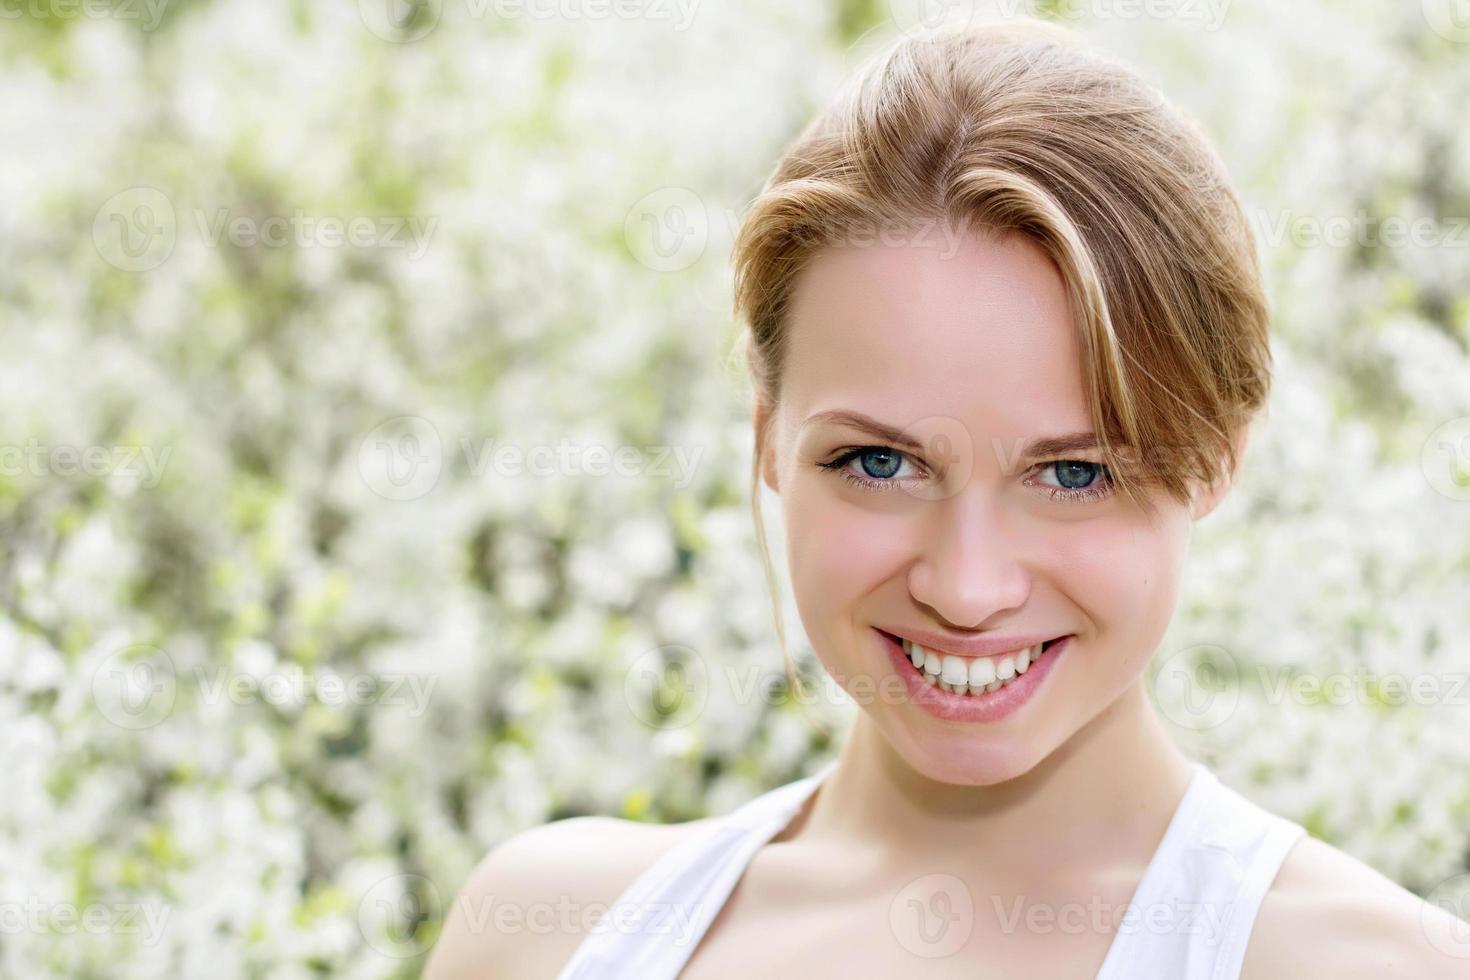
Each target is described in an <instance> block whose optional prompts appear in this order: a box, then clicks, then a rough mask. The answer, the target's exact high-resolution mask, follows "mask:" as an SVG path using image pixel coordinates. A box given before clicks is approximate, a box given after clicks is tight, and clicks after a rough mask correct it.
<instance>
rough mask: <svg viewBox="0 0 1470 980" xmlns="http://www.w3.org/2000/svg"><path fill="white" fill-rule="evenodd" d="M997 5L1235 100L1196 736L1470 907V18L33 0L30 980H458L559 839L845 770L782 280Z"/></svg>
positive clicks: (7, 971) (23, 50) (12, 936)
mask: <svg viewBox="0 0 1470 980" xmlns="http://www.w3.org/2000/svg"><path fill="white" fill-rule="evenodd" d="M996 11H998V12H1000V13H1012V14H1014V13H1029V14H1034V15H1037V16H1042V17H1047V18H1050V19H1053V20H1057V21H1059V22H1062V23H1065V24H1067V25H1069V26H1072V27H1073V28H1075V29H1076V30H1078V31H1080V32H1082V33H1084V34H1085V35H1087V36H1089V37H1091V38H1093V39H1095V41H1096V43H1097V45H1098V46H1099V47H1101V48H1102V49H1104V50H1105V51H1108V52H1110V53H1113V54H1115V55H1116V56H1118V57H1121V58H1123V59H1125V60H1127V61H1129V62H1131V63H1132V64H1134V65H1135V66H1137V67H1138V68H1139V69H1140V70H1141V71H1143V72H1144V73H1145V74H1146V75H1147V76H1149V77H1150V78H1152V79H1153V80H1155V81H1156V82H1157V83H1158V84H1159V85H1161V86H1162V87H1163V88H1164V89H1165V91H1166V92H1168V93H1169V94H1170V95H1171V96H1172V97H1173V98H1174V99H1175V100H1176V101H1177V102H1178V103H1180V104H1181V105H1183V106H1184V107H1185V108H1187V109H1188V110H1189V111H1191V112H1193V113H1194V114H1195V115H1197V116H1198V117H1199V118H1200V119H1202V120H1203V121H1204V123H1205V125H1206V126H1207V128H1208V129H1209V130H1210V131H1211V132H1212V133H1213V134H1214V136H1215V138H1216V140H1217V143H1218V146H1219V148H1220V152H1221V154H1222V155H1223V157H1224V158H1225V160H1226V162H1227V165H1228V166H1229V168H1230V170H1231V172H1232V174H1233V175H1234V176H1235V178H1236V180H1237V183H1238V186H1239V188H1240V192H1241V196H1242V199H1243V201H1244V203H1245V205H1246V207H1247V210H1248V211H1249V213H1250V215H1251V218H1252V221H1253V223H1254V225H1255V227H1256V229H1257V233H1258V239H1259V241H1260V245H1261V252H1262V257H1263V263H1264V266H1265V268H1266V270H1267V274H1268V276H1269V279H1270V289H1271V295H1272V298H1273V303H1274V305H1275V309H1276V325H1277V337H1276V354H1277V374H1276V383H1275V392H1274V396H1273V401H1272V406H1271V410H1270V414H1269V416H1268V418H1267V419H1266V420H1265V421H1264V422H1263V423H1262V425H1261V430H1260V431H1259V432H1258V433H1257V434H1256V437H1255V441H1254V443H1253V445H1252V447H1251V450H1250V455H1249V457H1248V461H1247V468H1246V472H1245V474H1244V476H1243V479H1242V483H1241V485H1240V487H1239V489H1238V490H1237V491H1236V492H1235V493H1234V495H1233V496H1232V497H1231V498H1230V499H1229V501H1228V503H1227V504H1226V505H1225V506H1224V507H1223V508H1222V509H1221V510H1219V511H1217V512H1216V514H1214V515H1212V516H1211V517H1210V518H1208V519H1207V520H1206V521H1205V522H1203V523H1202V524H1201V525H1199V528H1198V531H1197V534H1196V538H1195V545H1194V555H1193V558H1192V563H1191V565H1190V567H1189V573H1188V579H1187V581H1186V583H1185V590H1184V593H1183V596H1182V599H1181V602H1180V606H1179V612H1178V615H1177V617H1176V620H1175V622H1174V624H1173V625H1172V626H1171V628H1170V632H1169V634H1168V636H1167V638H1166V640H1165V642H1164V644H1163V645H1162V646H1161V647H1160V650H1159V652H1158V654H1157V656H1156V658H1155V662H1154V664H1153V666H1152V667H1151V670H1150V678H1151V688H1152V690H1153V694H1154V697H1155V699H1156V701H1157V703H1158V704H1159V706H1160V709H1161V711H1162V712H1163V714H1164V716H1165V717H1166V719H1168V721H1169V723H1170V725H1171V727H1172V730H1173V731H1174V732H1175V733H1176V735H1177V737H1178V738H1179V739H1180V741H1181V744H1183V745H1185V746H1186V748H1187V751H1189V752H1190V754H1191V755H1193V756H1194V757H1196V758H1199V759H1201V760H1203V761H1205V762H1207V763H1208V764H1209V765H1211V766H1213V767H1214V768H1215V769H1216V770H1217V771H1218V772H1219V773H1220V775H1221V777H1222V778H1223V779H1224V780H1225V781H1226V782H1227V783H1229V784H1230V785H1232V786H1235V787H1237V788H1239V789H1240V790H1241V791H1243V792H1245V793H1247V794H1248V795H1249V796H1251V797H1252V798H1253V799H1256V800H1257V801H1259V802H1261V803H1262V804H1263V805H1265V806H1267V807H1269V808H1272V809H1274V810H1276V811H1277V812H1280V813H1282V814H1284V815H1286V816H1289V817H1291V818H1292V819H1295V820H1297V821H1299V822H1302V823H1303V824H1305V825H1306V826H1307V827H1308V828H1309V829H1310V830H1311V831H1312V832H1313V833H1315V834H1317V835H1319V836H1321V837H1323V838H1324V839H1326V840H1328V841H1330V842H1332V843H1334V844H1336V845H1337V846H1339V847H1342V848H1344V849H1346V850H1347V851H1349V852H1351V853H1352V854H1355V855H1357V856H1358V857H1359V858H1361V859H1363V860H1365V861H1367V862H1368V863H1370V864H1372V865H1373V866H1374V867H1376V868H1378V869H1380V870H1381V871H1382V872H1384V873H1385V874H1387V875H1389V876H1390V877H1392V878H1394V879H1395V880H1397V881H1399V882H1402V883H1403V884H1404V885H1405V887H1408V888H1410V889H1412V890H1414V891H1416V892H1418V893H1419V894H1421V895H1424V896H1426V897H1429V898H1431V899H1432V900H1434V901H1437V902H1439V903H1440V904H1443V905H1445V906H1446V907H1459V908H1461V909H1462V910H1470V903H1466V896H1467V895H1470V765H1467V761H1470V721H1467V719H1470V683H1466V678H1467V672H1470V651H1467V646H1466V644H1467V637H1470V601H1467V597H1470V358H1467V347H1470V275H1467V274H1470V223H1467V217H1470V128H1467V127H1466V126H1465V123H1464V120H1465V106H1466V105H1467V104H1470V15H1467V14H1466V12H1465V10H1464V7H1463V4H1457V3H1456V2H1454V0H1444V2H1440V0H1422V2H1421V0H1402V2H1401V0H1293V2H1291V3H1280V2H1275V0H1235V2H1230V0H1087V2H1075V3H1068V2H1055V3H1044V2H1039V0H1038V2H1025V0H1010V2H1008V3H999V2H991V3H983V2H977V3H973V4H965V3H954V2H951V3H948V4H939V3H933V2H930V3H927V4H925V3H920V2H918V0H913V2H904V0H895V2H893V3H887V2H882V0H841V2H838V0H822V2H818V0H810V2H801V3H793V2H789V0H739V2H715V0H704V2H700V0H619V2H616V3H614V2H611V0H609V2H603V3H599V2H597V0H581V2H576V0H540V2H538V0H524V2H515V0H442V2H440V0H433V2H420V3H418V4H416V5H404V4H402V3H401V2H399V0H362V2H361V3H356V2H352V0H320V2H307V0H172V2H166V0H6V2H5V3H4V4H0V72H3V75H0V78H3V83H4V91H5V97H4V98H3V99H0V726H3V731H0V772H3V773H4V786H3V789H0V801H3V802H0V974H3V975H4V976H7V977H27V978H39V977H67V978H102V977H108V978H110V977H140V978H142V977H146V978H158V977H206V976H207V977H211V978H215V980H225V978H230V977H271V978H301V977H320V976H354V977H409V976H416V975H417V974H418V972H419V970H420V969H421V968H422V965H423V957H424V953H425V951H426V950H427V949H428V948H429V947H430V945H431V944H432V942H433V940H434V938H435V936H436V934H437V930H438V927H439V923H440V920H441V917H442V915H443V912H444V910H445V908H446V907H447V905H448V903H449V902H450V901H451V900H452V898H453V896H454V894H455V892H456V890H457V889H458V887H459V886H460V884H461V883H462V882H463V880H464V878H465V876H466V874H467V873H468V872H469V870H470V868H471V867H472V866H473V865H474V863H475V862H476V861H477V860H478V858H479V857H480V856H481V855H483V854H484V853H485V852H486V850H487V849H488V848H490V847H491V846H493V845H494V844H496V843H497V842H498V841H500V840H503V839H504V838H505V837H507V836H508V835H510V834H512V833H514V832H516V831H518V830H520V829H523V828H526V827H529V826H532V825H535V824H539V823H542V822H545V821H548V820H554V819H558V818H561V817H566V816H571V815H576V814H585V813H605V814H616V815H621V816H624V817H627V818H630V819H635V820H656V821H668V820H683V819H689V818H692V817H698V816H704V815H708V814H711V813H719V812H723V811H725V810H727V809H728V808H730V807H733V806H735V805H736V804H738V803H739V802H741V801H743V800H745V799H748V798H749V797H751V796H753V795H755V794H756V793H758V792H761V791H763V790H765V789H768V788H770V787H772V786H775V785H778V784H780V783H782V782H786V781H788V780H791V779H794V778H797V777H799V776H801V775H803V774H805V773H807V772H810V771H812V770H813V769H814V768H815V767H816V766H817V765H818V764H820V763H821V762H823V761H825V759H826V758H828V757H829V756H830V753H831V752H832V751H834V749H835V747H836V744H837V741H838V739H840V734H841V731H842V728H843V726H844V725H845V724H846V721H847V720H848V719H849V718H850V717H851V712H852V711H854V710H855V708H854V707H853V706H852V705H851V704H850V703H848V702H846V701H845V700H844V699H843V698H842V697H841V696H840V694H839V693H838V692H837V690H836V688H835V686H834V685H831V684H826V685H823V684H822V682H821V678H820V676H819V674H818V672H817V668H816V667H815V666H814V664H815V662H814V660H813V658H812V657H811V655H810V652H809V650H808V649H807V648H806V646H805V643H804V640H803V639H802V637H801V635H800V626H799V621H798V620H797V619H796V617H795V614H794V609H792V608H791V607H790V600H789V598H787V599H786V600H784V601H785V602H786V603H787V623H788V625H789V627H790V630H791V636H790V641H791V642H790V648H791V654H792V656H793V658H794V659H795V662H796V664H797V667H798V669H799V670H800V671H802V672H804V673H805V674H807V675H808V676H809V677H810V679H811V680H812V681H813V687H812V688H811V689H810V690H811V691H815V692H817V693H816V695H815V696H802V697H794V696H792V695H791V692H790V691H788V688H787V681H786V674H785V668H784V661H783V658H782V653H781V648H780V646H779V644H778V643H777V640H776V636H775V633H774V630H773V627H772V619H771V614H770V604H769V601H768V598H767V595H766V592H765V584H764V579H763V573H762V571H761V566H760V563H759V560H758V553H757V550H756V547H755V543H754V532H753V524H752V520H751V516H750V512H749V496H748V494H749V491H748V489H747V488H748V466H749V453H750V443H751V440H750V433H749V392H748V388H747V385H746V383H745V381H744V378H743V376H742V374H741V372H740V369H739V364H738V362H732V359H731V357H730V351H731V348H732V343H733V341H734V339H735V337H736V335H737V330H736V324H735V323H734V321H733V319H732V316H731V314H730V266H729V246H730V242H731V239H732V237H733V234H734V232H735V230H736V229H737V228H738V224H739V218H740V214H741V213H742V210H743V208H744V207H745V205H746V204H747V203H748V202H749V200H750V199H751V198H752V197H753V196H754V195H755V194H756V193H757V192H758V191H759V189H760V187H761V185H762V183H763V182H764V180H765V178H766V176H767V174H768V173H769V171H770V169H771V167H772V165H773V164H774V162H775V160H776V157H777V156H778V154H779V153H780V151H781V149H782V148H783V146H784V145H785V144H786V142H787V141H789V140H790V139H791V138H792V137H793V135H794V134H795V132H796V131H797V130H798V129H799V127H800V126H801V125H802V123H803V122H804V121H805V120H806V119H807V118H808V117H809V116H810V114H811V113H812V112H814V111H815V110H816V108H817V107H818V106H820V105H821V104H822V103H823V102H824V101H825V100H826V99H827V98H828V97H830V95H831V93H832V92H833V91H834V89H835V87H836V85H837V84H838V82H839V81H840V80H841V79H842V78H843V77H844V75H845V74H846V73H847V72H848V71H849V70H851V68H852V67H853V66H854V65H855V64H856V63H857V62H858V61H860V60H861V59H862V58H863V57H865V56H866V55H867V54H869V53H870V52H871V51H873V50H875V49H876V48H878V47H880V46H882V45H884V44H886V43H887V42H888V41H890V40H892V39H893V38H894V37H896V36H897V35H898V34H899V33H900V32H903V31H908V30H917V29H922V28H923V27H924V26H927V25H928V24H930V23H936V22H942V21H949V22H954V21H956V20H957V19H959V20H963V19H967V18H970V17H980V16H985V15H987V14H989V13H991V12H996ZM766 511H767V514H768V517H769V519H770V522H771V528H772V530H771V540H772V543H773V545H775V546H777V547H778V552H777V556H776V557H777V562H778V567H782V566H781V565H780V562H781V561H782V559H781V556H780V554H779V543H780V538H781V535H780V531H779V527H778V526H777V521H778V520H779V508H778V506H776V502H775V501H774V499H771V500H767V502H766Z"/></svg>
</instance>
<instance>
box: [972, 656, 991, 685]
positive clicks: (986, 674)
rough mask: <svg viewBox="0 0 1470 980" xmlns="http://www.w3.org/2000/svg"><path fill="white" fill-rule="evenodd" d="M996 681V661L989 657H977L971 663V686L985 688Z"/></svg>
mask: <svg viewBox="0 0 1470 980" xmlns="http://www.w3.org/2000/svg"><path fill="white" fill-rule="evenodd" d="M993 680H995V661H993V660H991V659H990V658H989V657H976V658H975V659H974V660H971V661H970V686H971V687H984V686H985V685H986V684H989V683H990V682H991V681H993Z"/></svg>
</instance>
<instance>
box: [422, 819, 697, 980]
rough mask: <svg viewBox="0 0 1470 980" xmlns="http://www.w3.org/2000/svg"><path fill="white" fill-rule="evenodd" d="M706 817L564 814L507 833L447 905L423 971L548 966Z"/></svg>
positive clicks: (535, 972) (445, 977) (456, 973)
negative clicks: (671, 819) (655, 820)
mask: <svg viewBox="0 0 1470 980" xmlns="http://www.w3.org/2000/svg"><path fill="white" fill-rule="evenodd" d="M708 823H709V821H708V820H691V821H688V822H685V823H676V824H646V823H637V822H635V821H631V820H619V819H617V818H615V817H601V816H593V817H570V818H568V819H565V820H555V821H553V822H551V823H548V824H543V825H541V826H539V827H532V828H530V829H528V830H523V831H521V832H520V833H518V834H514V835H513V836H511V837H509V838H507V839H506V840H504V841H502V842H501V843H499V844H497V845H496V846H495V847H494V848H492V849H491V850H490V852H489V853H488V854H486V855H485V857H484V858H483V859H481V861H480V863H479V864H478V865H476V866H475V869H474V870H473V871H472V872H471V873H470V876H469V879H468V880H467V881H466V882H465V884H464V886H463V888H462V889H461V890H460V892H459V894H458V895H457V896H455V899H454V901H453V903H452V904H451V905H450V907H449V908H448V909H446V910H445V913H444V928H443V931H442V932H441V933H440V935H439V940H438V942H437V943H436V944H435V946H434V951H433V954H432V955H431V956H430V958H429V963H428V967H427V968H426V970H425V972H424V975H423V976H424V980H469V978H472V977H473V978H476V980H480V978H487V977H532V976H535V977H542V976H544V977H552V976H555V975H556V974H557V973H558V972H559V971H560V970H561V968H562V967H563V966H565V965H566V962H567V961H568V960H570V959H571V957H572V954H573V953H574V952H575V951H576V948H577V946H578V945H580V944H581V942H582V940H583V938H585V937H586V935H587V932H588V930H589V929H590V928H591V926H592V925H593V924H594V923H595V922H596V921H597V919H598V918H599V917H600V916H601V914H602V912H604V911H605V910H606V909H607V907H608V906H609V905H611V904H612V903H613V902H614V901H616V900H617V898H618V896H619V895H621V894H622V892H623V891H624V889H626V888H627V887H628V886H629V885H630V884H632V883H633V881H634V879H636V878H637V877H638V875H639V874H640V873H642V872H643V871H644V870H645V869H647V868H648V867H649V865H651V864H653V862H654V861H656V860H657V859H658V858H659V857H661V856H662V855H663V854H664V853H665V852H667V851H668V850H669V849H670V848H672V847H673V846H674V845H675V844H677V843H678V842H679V841H680V840H683V839H684V838H686V837H687V836H689V835H690V834H693V833H697V832H698V829H699V828H700V827H703V826H705V825H707V824H708Z"/></svg>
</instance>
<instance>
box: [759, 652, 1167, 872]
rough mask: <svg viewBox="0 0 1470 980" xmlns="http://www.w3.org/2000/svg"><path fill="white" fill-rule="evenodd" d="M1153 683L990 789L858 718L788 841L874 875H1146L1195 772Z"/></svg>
mask: <svg viewBox="0 0 1470 980" xmlns="http://www.w3.org/2000/svg"><path fill="white" fill-rule="evenodd" d="M1191 774H1192V773H1191V769H1190V763H1189V761H1188V759H1187V758H1186V757H1185V756H1184V755H1183V753H1181V752H1180V751H1179V749H1178V748H1177V747H1176V746H1175V745H1174V744H1173V743H1172V742H1171V741H1170V740H1169V738H1168V735H1167V733H1166V732H1165V731H1164V729H1163V726H1162V724H1161V723H1160V721H1159V719H1158V716H1157V714H1156V713H1155V711H1154V709H1153V706H1152V704H1151V703H1150V702H1149V700H1148V696H1147V694H1146V693H1145V691H1144V687H1143V681H1142V679H1140V680H1139V681H1138V682H1136V683H1135V684H1133V685H1132V686H1130V687H1129V688H1128V689H1127V691H1125V692H1124V693H1123V694H1122V695H1121V696H1120V697H1119V698H1118V700H1117V701H1115V702H1114V703H1113V704H1111V705H1109V706H1108V707H1107V708H1105V709H1104V710H1103V711H1102V712H1101V713H1100V714H1099V715H1098V716H1097V717H1096V718H1094V719H1092V721H1090V722H1089V723H1088V724H1087V725H1085V726H1084V727H1083V728H1081V729H1079V730H1078V731H1077V732H1076V733H1075V734H1074V735H1073V736H1072V737H1071V738H1070V739H1068V740H1067V741H1066V742H1065V743H1063V744H1062V745H1061V746H1060V747H1058V748H1057V749H1056V750H1055V751H1053V752H1052V753H1051V754H1050V755H1048V756H1047V757H1046V758H1045V759H1043V760H1042V761H1041V762H1039V763H1038V764H1036V765H1035V766H1034V767H1032V768H1031V769H1030V770H1029V771H1027V772H1025V773H1023V774H1022V775H1020V776H1017V777H1015V778H1014V779H1010V780H1006V781H1005V782H1003V783H997V784H994V785H990V786H957V785H953V784H948V783H942V782H936V781H934V780H932V779H930V778H928V777H927V776H925V775H923V774H922V773H919V772H917V771H915V770H914V769H913V767H911V766H910V765H909V764H908V763H907V762H906V761H905V760H904V759H903V758H902V757H901V756H900V755H899V754H898V753H897V752H895V751H894V749H893V747H892V746H891V745H890V744H889V742H888V741H887V739H886V738H885V737H884V735H883V734H882V733H881V732H880V731H879V730H878V729H877V728H876V727H875V726H874V725H873V724H872V722H871V721H870V720H869V719H868V717H867V715H866V714H863V713H859V714H858V716H857V718H856V721H855V722H854V724H853V727H852V730H851V732H850V733H849V736H848V739H847V741H846V742H845V743H844V745H843V749H842V752H841V756H840V758H839V760H838V762H837V765H836V767H835V768H834V770H833V771H832V772H831V773H830V774H829V775H828V777H827V778H826V779H825V780H824V781H823V783H822V785H821V787H820V789H819V791H818V792H817V793H816V795H815V796H814V797H813V798H812V800H811V802H810V803H809V804H808V806H806V807H804V808H803V810H804V811H805V812H804V813H802V814H800V815H799V816H798V818H797V821H794V822H793V824H792V825H791V826H790V827H789V828H787V831H786V833H785V834H783V835H782V837H783V838H784V839H792V840H799V841H801V842H802V843H803V844H810V845H812V846H817V847H823V848H825V847H826V846H828V845H830V846H832V847H833V848H834V849H835V851H836V852H838V853H846V854H850V855H863V856H864V859H863V861H862V863H863V864H866V865H868V866H869V868H870V869H871V870H874V871H875V872H876V871H880V870H882V869H886V870H891V871H893V872H896V873H899V874H902V873H905V872H906V871H907V872H912V871H913V869H915V868H924V867H933V868H935V869H938V870H944V871H947V872H949V873H951V874H956V875H961V876H963V875H964V874H965V873H966V872H967V871H970V872H971V873H973V874H975V875H978V876H983V878H984V879H987V880H990V881H1006V882H1015V883H1023V882H1032V883H1034V882H1035V881H1036V880H1037V879H1038V877H1045V875H1046V874H1047V873H1049V871H1050V870H1051V869H1058V870H1060V869H1068V870H1067V874H1069V875H1076V874H1078V873H1083V874H1086V873H1087V872H1088V870H1089V869H1090V870H1091V871H1093V872H1096V873H1098V874H1110V873H1112V872H1113V871H1114V870H1117V869H1120V868H1121V869H1124V870H1126V871H1128V872H1129V873H1132V872H1134V871H1138V870H1140V869H1141V865H1143V864H1146V862H1147V861H1148V859H1149V857H1150V856H1151V855H1152V853H1153V851H1154V849H1155V848H1156V846H1157V844H1158V841H1159V838H1160V837H1161V836H1162V834H1163V832H1164V829H1165V828H1166V827H1167V826H1168V823H1169V820H1170V819H1171V818H1172V816H1173V814H1174V811H1175V809H1176V808H1177V806H1178V804H1179V801H1180V799H1181V798H1182V797H1183V795H1184V791H1185V788H1186V787H1187V785H1188V783H1189V779H1190V776H1191Z"/></svg>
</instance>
